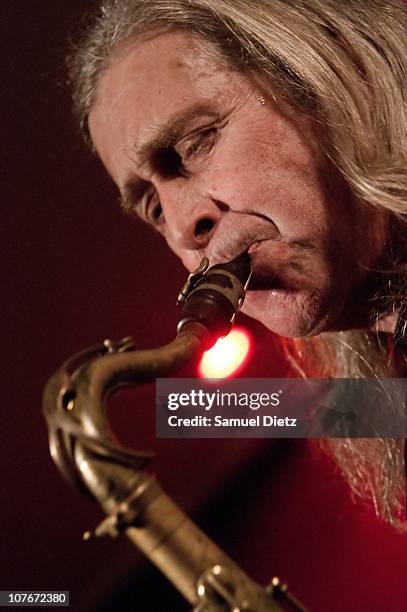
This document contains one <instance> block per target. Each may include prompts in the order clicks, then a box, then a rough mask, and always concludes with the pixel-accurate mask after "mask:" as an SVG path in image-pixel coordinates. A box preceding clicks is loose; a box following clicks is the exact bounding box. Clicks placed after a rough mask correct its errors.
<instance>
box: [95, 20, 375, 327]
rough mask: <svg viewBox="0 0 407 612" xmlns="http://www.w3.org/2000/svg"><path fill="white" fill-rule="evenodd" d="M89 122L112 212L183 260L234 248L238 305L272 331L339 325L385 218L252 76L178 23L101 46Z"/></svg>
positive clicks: (300, 119) (189, 263)
mask: <svg viewBox="0 0 407 612" xmlns="http://www.w3.org/2000/svg"><path fill="white" fill-rule="evenodd" d="M89 125H90V132H91V136H92V139H93V142H94V145H95V147H96V150H97V152H98V154H99V155H100V157H101V159H102V161H103V163H104V165H105V166H106V168H107V170H108V172H109V173H110V175H111V176H112V178H113V180H114V181H115V183H116V185H117V187H118V188H119V190H120V192H121V194H122V196H123V200H124V202H125V207H126V209H128V210H129V211H130V212H132V213H135V214H138V215H140V216H141V217H142V218H144V219H145V220H147V221H148V222H149V223H151V224H152V225H153V226H154V227H156V228H157V229H158V231H159V232H161V233H162V234H163V236H164V237H165V239H166V240H167V242H168V244H169V246H170V248H171V249H172V250H173V251H174V252H175V253H176V254H177V255H178V256H179V257H180V258H181V259H182V261H183V263H184V264H185V266H186V267H187V268H188V269H189V270H192V269H194V268H195V267H196V266H197V264H198V263H199V261H200V260H201V258H202V257H203V256H204V255H206V256H208V257H209V261H210V263H211V264H214V263H218V262H221V261H227V260H230V259H232V258H234V257H235V256H237V255H238V254H239V253H241V252H242V251H243V250H247V249H248V250H249V253H250V254H251V259H252V263H253V270H254V275H253V284H252V285H251V290H250V291H249V292H248V294H247V297H246V302H245V305H244V311H245V312H246V313H247V314H249V315H250V316H252V317H254V318H256V319H258V320H260V321H262V322H263V323H264V324H265V325H266V326H267V327H269V328H270V329H271V330H273V331H274V332H276V333H278V334H281V335H285V336H304V335H310V334H316V333H319V332H320V331H324V330H329V329H341V328H345V327H347V326H352V324H353V323H352V312H353V311H354V310H355V312H356V311H357V310H358V309H360V304H355V303H354V302H355V295H360V286H361V284H362V282H363V280H364V278H365V277H366V275H367V269H368V267H369V266H373V265H374V263H375V262H376V261H377V259H378V258H379V256H380V254H381V251H382V250H383V245H384V235H385V231H386V229H385V221H384V220H383V219H382V217H381V215H380V214H379V213H377V212H376V213H373V212H372V209H371V208H370V209H368V208H367V207H366V206H363V205H362V204H360V203H358V202H357V201H355V199H354V198H353V197H352V196H351V193H350V191H349V189H348V187H347V185H346V184H345V182H344V181H343V179H342V178H341V176H340V174H339V173H338V172H337V171H336V169H335V168H334V167H333V165H332V164H331V163H330V162H328V160H327V158H326V156H325V155H323V154H322V153H321V151H320V147H319V143H318V140H319V137H318V136H317V132H316V128H315V126H314V125H313V123H312V121H311V120H310V119H309V118H305V117H304V116H301V115H299V113H297V112H294V111H293V110H292V109H291V108H290V107H289V106H288V105H287V104H283V103H282V102H279V101H276V100H274V99H273V96H272V95H271V92H270V88H269V90H268V91H267V88H265V86H264V84H263V85H262V84H261V81H260V79H258V78H256V76H255V75H252V74H243V73H242V72H238V71H235V70H232V69H231V68H228V67H227V66H226V64H225V63H223V62H222V61H220V59H219V58H218V57H217V56H216V54H215V53H214V52H213V51H212V49H211V48H210V47H209V46H207V45H206V44H205V43H203V42H200V41H197V40H196V39H194V38H193V37H192V36H190V35H188V34H186V33H181V32H170V33H165V34H158V35H156V36H155V37H151V38H150V39H148V40H142V41H135V42H133V43H131V44H127V45H126V46H125V47H123V48H122V49H121V50H119V51H117V52H116V53H115V55H114V56H113V58H112V61H111V63H110V64H109V66H108V68H107V69H106V71H105V72H104V74H103V76H102V78H101V80H100V82H99V85H98V91H97V99H96V103H95V104H94V107H93V109H92V111H91V113H90V118H89ZM355 316H356V315H355ZM358 316H359V314H358Z"/></svg>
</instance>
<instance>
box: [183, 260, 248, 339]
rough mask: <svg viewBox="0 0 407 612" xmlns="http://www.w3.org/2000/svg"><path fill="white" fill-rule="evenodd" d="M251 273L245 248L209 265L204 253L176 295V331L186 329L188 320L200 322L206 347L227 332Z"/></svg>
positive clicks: (239, 305) (242, 297)
mask: <svg viewBox="0 0 407 612" xmlns="http://www.w3.org/2000/svg"><path fill="white" fill-rule="evenodd" d="M251 274H252V267H251V261H250V256H249V254H248V253H247V251H244V252H243V253H240V254H239V255H238V256H237V257H235V258H234V259H232V260H231V261H228V262H225V263H220V264H216V265H214V266H212V267H209V261H208V259H207V258H206V257H205V258H204V259H203V260H202V261H201V263H200V265H199V267H198V269H197V270H195V271H194V272H192V274H190V275H189V277H188V280H187V282H186V284H185V285H184V287H183V288H182V290H181V292H180V294H179V296H178V302H179V303H181V304H183V308H182V313H181V314H182V319H181V321H180V322H179V324H178V328H177V331H178V333H181V332H182V331H185V326H186V325H187V324H188V325H190V324H192V323H200V324H201V325H203V326H204V327H206V329H207V330H208V332H209V341H208V343H207V346H206V347H205V348H209V347H210V346H213V344H214V343H215V342H216V340H217V339H218V338H221V337H222V336H226V335H227V334H228V333H229V331H230V329H231V327H232V324H233V322H234V319H235V316H236V314H237V312H238V311H239V310H240V309H241V307H242V305H243V302H244V298H245V294H246V289H247V287H248V284H249V281H250V277H251Z"/></svg>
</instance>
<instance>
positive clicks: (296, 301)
mask: <svg viewBox="0 0 407 612" xmlns="http://www.w3.org/2000/svg"><path fill="white" fill-rule="evenodd" d="M242 312H244V314H246V315H248V316H249V317H252V318H253V319H256V320H258V321H260V322H261V323H263V325H265V326H266V327H267V328H268V329H270V330H271V331H272V332H274V333H275V334H278V335H279V336H285V337H288V338H299V337H305V336H315V335H317V334H319V333H321V332H323V331H328V330H329V328H330V327H331V325H330V320H331V319H332V316H330V313H329V309H327V307H326V299H324V298H323V297H322V296H321V294H320V293H317V292H315V293H307V292H302V291H288V290H284V289H274V290H260V291H248V293H247V295H246V299H245V302H244V305H243V308H242Z"/></svg>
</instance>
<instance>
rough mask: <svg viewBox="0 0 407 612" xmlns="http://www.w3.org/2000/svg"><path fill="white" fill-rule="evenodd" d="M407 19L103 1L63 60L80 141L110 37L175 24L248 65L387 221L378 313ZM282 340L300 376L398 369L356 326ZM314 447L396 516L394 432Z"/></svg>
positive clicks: (326, 2)
mask: <svg viewBox="0 0 407 612" xmlns="http://www.w3.org/2000/svg"><path fill="white" fill-rule="evenodd" d="M406 25H407V9H406V4H405V3H404V2H403V1H402V0H400V1H397V0H341V1H340V2H338V1H337V0H253V1H250V2H247V0H106V1H104V2H102V3H101V4H100V6H99V8H98V10H97V11H96V13H94V14H93V15H92V16H91V17H90V19H89V23H88V24H87V26H86V27H85V30H84V32H83V33H82V35H81V36H80V37H79V38H78V40H77V42H76V43H75V46H74V47H73V50H72V52H71V54H70V57H69V74H70V80H71V85H72V91H73V98H74V106H75V110H76V115H77V117H78V120H79V124H80V126H81V129H82V132H83V134H84V136H85V138H88V139H89V133H88V115H89V112H90V110H91V108H92V106H93V104H94V102H95V99H96V96H97V87H98V82H99V79H100V78H101V76H102V74H103V72H104V71H105V70H106V68H107V67H108V66H109V63H110V62H111V61H112V58H114V52H115V51H116V50H117V49H118V48H119V47H120V46H121V45H123V44H124V43H125V42H127V41H129V40H131V39H132V38H140V37H142V36H145V35H146V34H152V33H154V32H160V31H166V30H169V29H178V30H186V31H188V32H189V33H192V34H194V35H196V36H197V37H200V38H201V39H204V40H205V41H208V42H209V43H210V44H211V45H212V47H214V48H215V49H216V50H217V51H218V52H219V53H220V54H221V56H222V57H223V58H224V59H225V60H226V61H227V62H229V64H230V65H232V66H233V67H235V68H237V69H239V70H243V71H246V70H255V71H256V72H257V73H258V74H260V75H262V77H263V78H264V82H265V83H267V82H269V83H272V85H273V88H274V89H275V88H277V91H278V93H279V95H280V96H282V97H283V98H284V99H286V100H287V101H288V102H289V103H290V104H291V105H293V106H294V107H295V108H296V109H297V110H298V111H299V112H301V113H305V114H307V115H310V116H312V117H313V118H314V120H316V121H317V122H319V123H320V124H321V125H322V126H323V127H324V130H325V133H326V140H325V142H324V143H323V146H324V150H325V153H326V155H327V156H328V157H329V158H330V159H331V160H332V161H333V163H334V164H335V165H336V167H337V168H338V169H339V171H340V172H341V173H342V175H343V176H344V178H345V180H346V181H347V183H348V185H349V187H350V189H351V190H352V192H353V193H354V195H355V196H356V197H357V198H358V199H359V200H361V201H363V202H365V203H366V204H367V205H369V206H375V207H379V208H381V209H383V210H385V211H387V212H388V213H389V214H390V215H391V217H392V219H393V227H394V228H397V231H395V234H394V235H397V239H396V238H394V236H393V241H392V242H391V247H390V246H389V257H388V263H387V269H386V270H385V271H384V274H383V275H382V278H383V279H384V280H383V283H382V291H381V292H380V293H379V295H378V296H376V297H377V300H376V305H377V318H378V317H380V316H382V315H383V314H384V313H389V312H392V311H396V310H397V309H398V308H399V307H400V305H401V304H402V303H403V302H404V300H405V296H406V291H405V270H406V265H407V258H406V256H405V255H406V249H405V248H404V244H405V241H404V234H405V232H404V224H405V219H406V214H407V173H406V161H407V160H406V157H407V151H406V150H407V121H406V97H407V88H406V82H407V52H406V40H407V36H406V31H407V28H406ZM389 244H390V243H389ZM390 251H391V257H390ZM394 266H396V267H397V269H391V267H393V268H394ZM284 344H285V346H286V348H287V354H288V355H289V359H290V360H291V363H292V364H293V366H294V367H295V368H296V370H297V371H299V372H300V373H301V374H302V375H304V376H310V375H314V376H331V377H388V376H395V375H400V364H396V363H395V361H394V359H392V358H391V356H389V355H390V353H389V351H388V347H384V346H383V345H382V343H381V342H379V341H378V337H376V336H375V335H374V334H373V335H372V334H369V333H367V332H355V331H349V332H341V333H340V334H321V335H320V336H318V337H315V338H312V339H309V340H291V341H289V340H285V341H284ZM321 364H324V368H323V369H322V368H321ZM325 448H326V449H327V450H328V452H329V453H330V454H331V456H333V457H334V458H335V460H336V463H337V465H338V466H339V468H340V470H341V471H342V473H343V474H344V475H345V477H346V479H347V480H348V482H349V483H350V486H351V488H352V490H353V491H354V493H355V494H357V495H359V496H361V497H364V498H368V499H370V500H373V502H374V505H375V508H376V511H377V513H378V514H380V515H381V516H384V517H385V518H386V519H387V520H388V521H390V522H392V523H393V524H395V525H398V526H400V525H401V526H402V525H403V524H404V523H403V522H402V521H401V520H400V517H401V514H402V498H403V491H404V489H403V487H404V472H403V466H404V461H403V454H402V441H401V440H395V439H370V440H350V439H343V440H330V441H327V442H326V443H325ZM403 501H404V500H403Z"/></svg>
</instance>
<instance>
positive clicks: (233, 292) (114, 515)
mask: <svg viewBox="0 0 407 612" xmlns="http://www.w3.org/2000/svg"><path fill="white" fill-rule="evenodd" d="M250 275H251V265H250V259H249V256H248V255H247V254H246V253H243V254H242V255H240V256H239V257H238V258H236V259H235V260H233V261H231V262H228V263H226V264H218V265H216V266H212V267H211V268H209V263H208V261H207V260H206V259H205V260H202V262H201V265H200V267H199V268H198V270H196V271H195V272H194V273H192V274H190V276H189V278H188V281H187V283H186V285H185V286H184V287H183V289H182V290H181V293H180V295H179V298H178V299H179V302H181V303H182V304H183V308H182V318H181V321H180V323H179V325H178V333H177V336H176V337H175V339H174V340H173V341H172V342H170V343H169V344H167V345H165V346H163V347H161V348H158V349H151V350H142V351H135V350H134V346H133V342H132V341H131V339H130V338H125V339H124V340H122V341H120V342H118V343H113V342H111V341H105V342H104V343H103V344H102V345H101V346H96V347H92V348H90V349H87V350H86V351H83V352H82V353H80V354H78V355H75V356H74V357H72V358H71V359H69V360H68V361H67V362H65V363H64V364H63V365H62V366H61V368H60V369H59V370H58V371H57V372H56V374H54V376H53V377H52V378H51V379H50V380H49V382H48V384H47V386H46V389H45V391H44V400H43V410H44V415H45V417H46V420H47V424H48V429H49V443H50V452H51V456H52V458H53V460H54V461H55V463H56V465H57V467H58V469H59V470H60V472H61V473H62V475H63V476H64V477H65V478H66V479H67V480H68V481H69V482H70V483H71V484H73V485H75V486H77V487H78V488H79V489H80V490H82V491H83V492H84V493H86V494H87V495H90V496H91V497H93V498H94V499H96V500H97V501H98V502H99V503H100V505H101V506H102V508H103V509H104V511H105V512H106V514H107V518H105V519H104V520H103V521H102V522H101V524H100V525H99V526H98V527H97V528H96V529H95V531H94V532H93V533H90V532H87V533H86V534H84V537H85V539H90V538H91V537H99V536H102V535H111V536H114V537H115V536H117V535H118V534H120V533H125V534H126V535H127V537H128V538H129V539H130V540H131V541H132V542H133V543H134V544H135V545H136V546H137V547H138V548H139V549H141V550H142V551H143V552H144V554H145V555H146V556H147V557H148V558H149V559H150V560H151V561H152V562H153V563H154V564H155V565H156V566H157V567H158V568H159V569H160V570H161V571H162V572H163V573H164V574H165V575H166V576H167V577H168V578H169V580H170V581H171V582H172V583H173V584H174V586H175V587H176V588H177V589H178V590H179V591H180V592H181V593H182V594H183V596H184V597H185V598H186V599H187V600H188V601H189V602H190V603H191V604H192V605H193V606H194V607H193V610H194V611H195V612H221V611H227V610H229V611H233V612H238V611H240V610H241V611H246V612H249V611H250V612H266V611H269V612H270V611H273V612H277V611H278V610H282V609H288V610H303V609H304V608H302V607H301V606H300V604H299V603H298V602H297V601H296V600H295V599H294V598H292V597H291V596H290V595H289V594H288V592H287V588H286V585H284V584H282V583H280V581H279V580H278V579H276V578H275V579H273V582H272V584H271V585H270V586H269V587H267V588H262V587H260V586H259V585H257V584H256V583H254V582H253V581H252V580H251V579H250V578H249V577H248V576H247V575H246V574H245V573H244V572H243V571H242V570H241V569H240V568H239V567H238V566H237V565H236V564H235V563H234V562H233V561H232V560H231V559H229V557H227V555H225V553H223V552H222V551H221V550H220V549H219V548H218V547H217V546H216V545H215V544H214V543H213V542H212V541H211V540H210V539H209V538H208V537H207V536H206V535H205V534H204V533H203V532H202V531H201V530H200V529H199V528H198V527H197V526H196V525H195V524H194V523H193V522H192V521H191V520H190V519H189V518H188V517H187V516H186V515H185V513H184V512H183V511H182V510H181V509H180V508H179V507H178V506H177V505H176V504H175V503H174V502H173V501H172V500H171V499H170V498H169V497H168V495H166V493H164V491H163V490H162V488H161V486H160V485H159V483H158V482H157V480H156V479H155V478H154V477H153V476H151V475H150V474H148V473H146V471H145V470H144V468H145V466H146V465H147V463H148V462H149V460H150V458H151V455H149V454H148V453H143V452H135V451H130V450H128V449H124V448H122V447H121V446H119V445H118V444H117V442H116V441H115V439H114V437H113V435H112V433H111V431H110V428H109V425H108V420H107V417H106V404H107V399H108V397H109V396H110V395H111V394H112V393H113V392H114V391H116V390H117V389H119V388H120V387H123V386H129V385H137V384H143V383H146V382H149V381H152V380H154V379H155V378H157V377H166V376H169V375H170V374H171V373H172V372H174V371H175V370H176V369H177V368H179V367H180V366H181V365H183V364H184V363H186V362H187V361H189V360H190V359H191V358H192V357H194V356H196V355H198V354H199V353H200V352H202V350H205V349H206V348H209V347H210V346H211V345H213V344H214V342H215V341H216V340H217V338H219V337H221V336H223V335H225V334H227V333H228V332H229V330H230V327H231V324H232V322H233V319H234V317H235V314H236V312H237V311H238V310H239V309H240V307H241V305H242V303H243V300H244V295H245V289H246V287H247V285H248V282H249V279H250Z"/></svg>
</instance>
